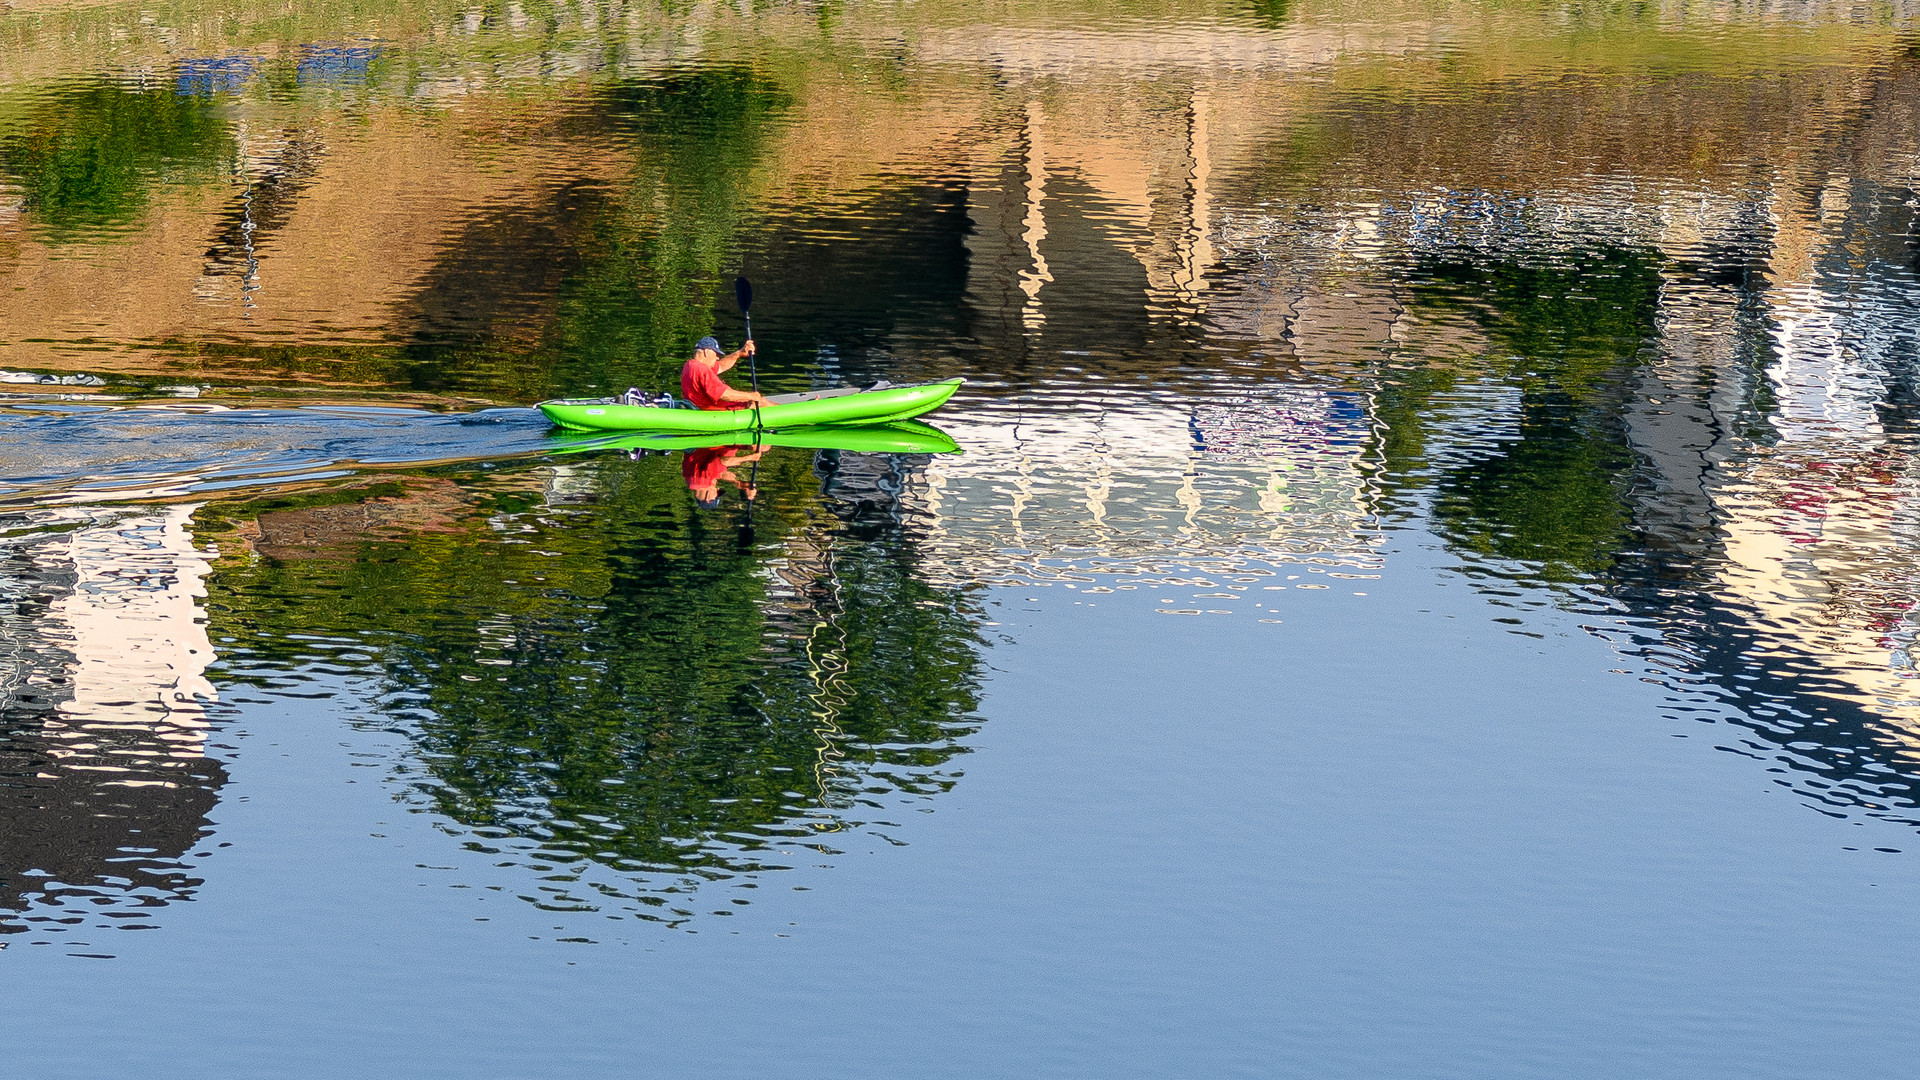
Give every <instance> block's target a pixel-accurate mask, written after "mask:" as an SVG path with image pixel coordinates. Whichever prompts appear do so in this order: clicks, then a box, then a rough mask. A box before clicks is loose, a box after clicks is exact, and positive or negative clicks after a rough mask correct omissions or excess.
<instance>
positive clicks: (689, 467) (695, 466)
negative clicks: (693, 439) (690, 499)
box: [680, 446, 741, 491]
mask: <svg viewBox="0 0 1920 1080" xmlns="http://www.w3.org/2000/svg"><path fill="white" fill-rule="evenodd" d="M739 449H741V448H740V447H738V446H706V447H702V448H700V449H698V450H689V451H687V458H686V460H685V461H682V462H681V463H680V475H681V476H684V477H686V478H687V487H688V488H689V489H692V490H696V491H697V490H699V489H700V488H706V487H712V486H713V485H715V484H717V483H719V482H720V478H721V477H723V476H725V475H727V455H728V454H731V453H732V452H734V451H735V450H739Z"/></svg>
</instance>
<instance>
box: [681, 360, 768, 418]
mask: <svg viewBox="0 0 1920 1080" xmlns="http://www.w3.org/2000/svg"><path fill="white" fill-rule="evenodd" d="M715 366H716V365H714V364H701V363H696V362H695V361H692V360H689V361H687V366H686V367H683V368H681V369H680V396H681V397H684V398H686V399H687V400H688V401H691V402H693V403H694V404H695V405H697V406H699V407H700V408H702V409H751V408H753V406H752V405H751V404H749V403H748V402H745V401H722V400H720V395H721V394H724V393H726V391H727V384H726V383H724V382H722V381H721V379H720V373H719V372H717V371H715V370H713V369H714V367H715Z"/></svg>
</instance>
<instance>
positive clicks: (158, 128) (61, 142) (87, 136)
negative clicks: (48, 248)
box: [0, 83, 234, 238]
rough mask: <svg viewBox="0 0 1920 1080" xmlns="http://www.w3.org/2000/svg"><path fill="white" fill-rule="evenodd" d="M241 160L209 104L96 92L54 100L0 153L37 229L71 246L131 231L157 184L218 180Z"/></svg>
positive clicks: (164, 90) (167, 89)
mask: <svg viewBox="0 0 1920 1080" xmlns="http://www.w3.org/2000/svg"><path fill="white" fill-rule="evenodd" d="M233 154H234V143H233V138H232V135H231V133H230V132H229V130H228V127H227V124H226V123H225V122H224V121H223V120H221V119H220V117H219V116H218V115H217V114H216V112H215V111H214V107H213V106H212V105H211V104H210V103H209V101H208V100H207V99H206V98H203V97H197V96H188V95H182V94H178V93H175V92H174V90H173V88H172V86H171V85H164V86H158V87H134V86H124V85H120V84H117V83H95V84H91V85H86V86H83V87H80V88H78V89H75V90H71V91H68V92H65V93H62V94H59V95H56V96H54V97H53V98H51V99H50V100H49V102H48V103H47V105H46V106H45V107H43V108H42V109H41V110H40V111H39V112H38V113H37V114H36V115H35V116H34V117H33V118H32V120H31V121H30V122H29V123H28V124H27V126H26V130H25V131H24V132H22V133H21V134H19V135H16V136H14V137H12V138H9V139H7V140H6V141H5V142H4V143H3V144H0V165H3V166H4V168H5V169H6V171H7V172H8V173H9V174H11V175H12V176H14V177H15V178H17V179H18V181H19V183H20V185H21V187H22V188H23V189H24V195H25V205H26V209H27V210H28V211H29V213H31V214H32V220H33V221H34V222H35V223H36V224H37V225H39V226H40V227H41V228H43V229H45V230H46V231H47V232H48V233H49V234H50V235H52V236H54V237H56V238H62V237H67V236H71V235H73V234H76V233H84V232H87V231H90V230H98V229H106V228H112V227H114V226H118V225H123V224H125V223H127V222H129V221H131V220H132V219H133V218H134V217H135V216H136V215H138V213H139V212H140V211H141V210H142V209H143V208H144V207H145V206H146V202H147V198H148V192H149V189H150V188H151V187H152V186H153V185H154V184H155V183H159V182H164V181H167V180H172V179H178V178H181V177H184V176H206V175H211V174H213V173H214V172H215V171H216V169H217V165H218V163H219V162H221V161H224V160H229V159H231V157H232V156H233Z"/></svg>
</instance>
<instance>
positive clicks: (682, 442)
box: [554, 420, 960, 454]
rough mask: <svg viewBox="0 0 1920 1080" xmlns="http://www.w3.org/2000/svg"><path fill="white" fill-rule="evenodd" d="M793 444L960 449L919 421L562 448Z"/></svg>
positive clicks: (643, 438)
mask: <svg viewBox="0 0 1920 1080" xmlns="http://www.w3.org/2000/svg"><path fill="white" fill-rule="evenodd" d="M748 444H751V445H757V446H790V447H795V448H798V449H802V450H846V451H850V452H853V453H861V454H957V453H959V452H960V446H959V444H958V443H955V442H954V441H953V436H951V435H948V434H947V433H946V432H944V431H941V430H940V429H939V428H937V427H934V426H933V425H932V424H923V423H920V422H919V421H917V420H902V421H899V422H897V423H892V424H878V425H874V426H871V427H803V428H787V429H786V430H784V431H730V432H727V433H726V434H724V435H661V434H646V435H620V436H614V437H612V438H606V437H602V438H598V439H574V440H569V441H567V442H563V443H558V444H556V445H555V446H554V449H555V450H557V451H559V452H560V453H573V452H577V451H581V450H659V451H666V450H698V449H700V448H701V447H703V446H732V445H748Z"/></svg>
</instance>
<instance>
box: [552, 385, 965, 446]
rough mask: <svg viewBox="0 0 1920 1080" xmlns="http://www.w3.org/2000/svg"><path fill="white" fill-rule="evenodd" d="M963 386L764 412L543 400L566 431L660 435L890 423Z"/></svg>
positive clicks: (894, 391) (819, 395) (798, 402)
mask: <svg viewBox="0 0 1920 1080" xmlns="http://www.w3.org/2000/svg"><path fill="white" fill-rule="evenodd" d="M959 388H960V380H959V379H946V380H943V381H941V382H930V383H915V384H913V385H911V386H883V387H879V388H876V389H862V388H860V387H857V386H846V387H841V388H840V389H837V390H816V391H814V392H812V393H810V394H774V395H772V396H771V397H770V398H769V399H768V400H770V401H772V402H773V404H771V405H767V406H763V407H761V408H758V409H731V410H724V411H722V410H714V411H708V410H704V409H676V408H662V407H659V406H655V405H620V404H617V403H615V402H614V401H613V400H612V399H593V400H563V401H543V402H541V403H540V411H541V412H542V413H545V414H546V417H547V419H549V420H551V421H553V422H554V423H556V424H558V425H560V426H561V427H564V428H573V429H575V430H579V431H658V432H675V433H683V434H688V435H698V434H706V433H716V434H717V433H721V432H728V431H749V430H753V429H774V428H793V427H813V426H817V425H823V424H886V423H891V422H893V421H895V420H906V419H909V418H911V417H915V416H919V415H920V414H921V413H925V412H932V411H933V410H934V409H937V408H939V407H940V406H942V405H944V404H946V401H947V399H948V398H950V397H952V396H953V392H954V391H955V390H958V389H959Z"/></svg>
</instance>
